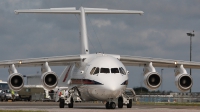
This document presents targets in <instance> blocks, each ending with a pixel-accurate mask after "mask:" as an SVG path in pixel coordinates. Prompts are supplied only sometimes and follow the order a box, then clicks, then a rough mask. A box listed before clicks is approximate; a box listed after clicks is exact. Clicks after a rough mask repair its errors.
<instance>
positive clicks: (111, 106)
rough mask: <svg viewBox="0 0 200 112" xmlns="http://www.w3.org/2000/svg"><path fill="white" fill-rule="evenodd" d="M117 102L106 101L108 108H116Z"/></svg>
mask: <svg viewBox="0 0 200 112" xmlns="http://www.w3.org/2000/svg"><path fill="white" fill-rule="evenodd" d="M115 108H116V103H115V102H110V103H109V102H106V109H115Z"/></svg>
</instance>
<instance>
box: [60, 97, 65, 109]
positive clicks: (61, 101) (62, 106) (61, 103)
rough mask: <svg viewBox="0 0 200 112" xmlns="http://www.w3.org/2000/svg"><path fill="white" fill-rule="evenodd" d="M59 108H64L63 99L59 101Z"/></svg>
mask: <svg viewBox="0 0 200 112" xmlns="http://www.w3.org/2000/svg"><path fill="white" fill-rule="evenodd" d="M59 107H60V108H64V107H65V100H64V99H60V103H59Z"/></svg>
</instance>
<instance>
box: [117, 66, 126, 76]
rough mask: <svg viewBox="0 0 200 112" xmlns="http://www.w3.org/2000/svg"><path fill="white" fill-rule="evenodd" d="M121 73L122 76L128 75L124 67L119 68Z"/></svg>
mask: <svg viewBox="0 0 200 112" xmlns="http://www.w3.org/2000/svg"><path fill="white" fill-rule="evenodd" d="M119 71H120V73H121V74H124V75H126V72H125V70H124V69H123V68H122V67H120V68H119Z"/></svg>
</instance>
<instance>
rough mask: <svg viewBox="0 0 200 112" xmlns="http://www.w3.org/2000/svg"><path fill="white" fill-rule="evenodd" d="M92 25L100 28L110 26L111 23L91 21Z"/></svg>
mask: <svg viewBox="0 0 200 112" xmlns="http://www.w3.org/2000/svg"><path fill="white" fill-rule="evenodd" d="M92 25H94V26H97V27H99V28H101V27H106V26H109V25H111V22H110V21H106V20H92Z"/></svg>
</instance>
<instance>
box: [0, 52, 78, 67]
mask: <svg viewBox="0 0 200 112" xmlns="http://www.w3.org/2000/svg"><path fill="white" fill-rule="evenodd" d="M80 61H81V57H80V55H68V56H54V57H41V58H28V59H16V60H4V61H0V67H1V68H6V67H9V66H10V65H12V64H14V65H15V66H16V67H36V66H41V65H43V64H44V63H45V62H48V63H49V65H51V66H66V65H69V64H70V63H73V62H80Z"/></svg>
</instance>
